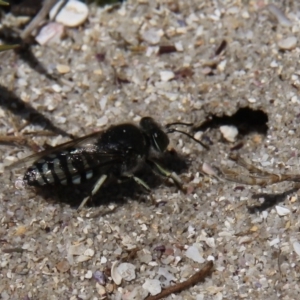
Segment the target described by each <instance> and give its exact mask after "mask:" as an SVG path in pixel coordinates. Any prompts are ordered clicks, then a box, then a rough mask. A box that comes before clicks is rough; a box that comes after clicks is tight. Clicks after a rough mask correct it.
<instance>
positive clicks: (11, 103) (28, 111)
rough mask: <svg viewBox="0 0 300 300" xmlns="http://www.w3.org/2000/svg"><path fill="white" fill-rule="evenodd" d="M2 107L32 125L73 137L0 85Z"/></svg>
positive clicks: (0, 104) (0, 103)
mask: <svg viewBox="0 0 300 300" xmlns="http://www.w3.org/2000/svg"><path fill="white" fill-rule="evenodd" d="M0 106H1V107H3V108H4V109H6V110H9V111H10V112H11V113H12V114H14V115H16V116H18V117H21V118H22V119H25V120H26V121H27V122H29V123H30V124H34V125H39V126H41V127H43V128H45V129H47V130H50V131H52V132H55V133H57V134H61V135H63V136H68V137H71V135H70V134H68V133H67V132H66V131H64V130H62V129H60V128H58V127H56V126H55V125H54V124H53V123H52V122H51V121H50V120H49V119H48V118H47V117H45V116H44V115H43V114H41V113H40V112H38V111H37V110H36V109H35V108H33V107H32V106H31V105H30V104H29V103H25V102H24V101H22V100H21V99H20V98H19V97H18V96H17V95H16V94H15V93H13V92H12V91H9V90H8V89H7V88H6V87H4V86H2V85H0Z"/></svg>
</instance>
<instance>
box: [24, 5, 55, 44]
mask: <svg viewBox="0 0 300 300" xmlns="http://www.w3.org/2000/svg"><path fill="white" fill-rule="evenodd" d="M57 1H58V0H45V2H44V5H43V7H42V9H41V10H40V11H39V13H38V14H37V15H36V16H35V17H34V18H33V19H32V20H31V22H30V23H29V24H28V26H27V27H26V28H25V29H24V30H23V32H22V33H21V38H22V40H23V41H26V40H27V39H28V38H29V36H30V34H31V33H32V31H33V30H34V29H35V28H37V27H39V26H40V24H41V22H42V21H43V20H44V19H45V18H46V17H47V15H48V13H49V11H50V10H51V8H52V7H53V6H54V5H55V4H56V2H57Z"/></svg>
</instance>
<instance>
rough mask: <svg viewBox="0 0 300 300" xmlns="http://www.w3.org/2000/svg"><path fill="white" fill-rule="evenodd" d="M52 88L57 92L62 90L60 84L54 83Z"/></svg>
mask: <svg viewBox="0 0 300 300" xmlns="http://www.w3.org/2000/svg"><path fill="white" fill-rule="evenodd" d="M52 89H53V91H54V92H56V93H60V92H61V87H60V86H59V85H58V84H53V85H52Z"/></svg>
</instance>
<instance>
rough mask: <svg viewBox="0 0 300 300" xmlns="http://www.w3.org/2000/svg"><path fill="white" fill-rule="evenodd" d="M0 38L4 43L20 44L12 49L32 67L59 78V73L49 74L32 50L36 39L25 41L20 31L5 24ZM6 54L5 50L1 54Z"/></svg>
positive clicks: (51, 76)
mask: <svg viewBox="0 0 300 300" xmlns="http://www.w3.org/2000/svg"><path fill="white" fill-rule="evenodd" d="M0 39H1V41H2V43H3V44H8V45H18V47H17V48H15V49H13V50H11V51H14V53H15V54H16V55H17V56H18V57H19V58H20V59H21V60H22V61H23V62H24V63H25V64H27V65H28V66H29V67H30V68H31V69H33V70H35V71H36V72H37V73H39V74H41V75H44V76H45V77H46V78H48V79H50V80H52V81H55V82H57V81H58V80H59V78H58V76H57V75H52V74H49V72H48V71H47V69H46V68H45V67H44V66H43V64H42V63H41V62H40V61H39V60H38V59H37V57H36V56H35V55H34V53H33V52H32V50H31V46H32V44H34V43H35V42H34V41H26V42H25V41H23V39H22V38H21V37H20V35H19V33H17V32H16V31H15V30H14V29H13V28H10V27H8V26H5V25H3V26H2V27H1V29H0ZM5 55H7V52H3V53H2V54H1V56H2V57H5Z"/></svg>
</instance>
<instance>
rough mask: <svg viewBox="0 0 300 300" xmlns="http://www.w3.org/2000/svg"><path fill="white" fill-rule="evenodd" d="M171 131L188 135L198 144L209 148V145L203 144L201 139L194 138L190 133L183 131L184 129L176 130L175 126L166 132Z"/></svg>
mask: <svg viewBox="0 0 300 300" xmlns="http://www.w3.org/2000/svg"><path fill="white" fill-rule="evenodd" d="M173 132H178V133H181V134H184V135H186V136H187V137H189V138H190V139H192V140H193V141H195V142H196V143H198V144H200V145H201V146H202V147H204V148H205V149H206V150H209V147H208V146H207V145H205V144H203V143H202V142H201V141H199V140H197V139H195V138H194V137H193V136H192V135H191V134H189V133H187V132H185V131H181V130H178V129H176V128H169V129H168V131H167V133H173Z"/></svg>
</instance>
